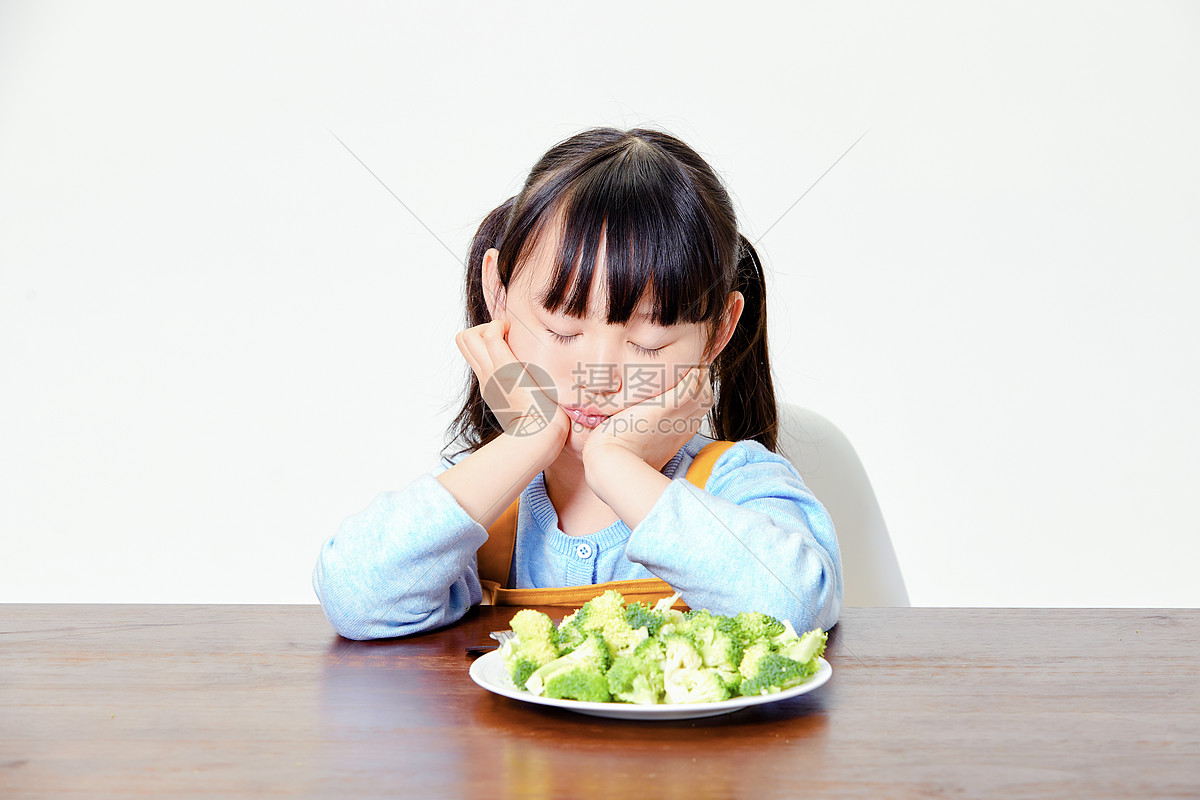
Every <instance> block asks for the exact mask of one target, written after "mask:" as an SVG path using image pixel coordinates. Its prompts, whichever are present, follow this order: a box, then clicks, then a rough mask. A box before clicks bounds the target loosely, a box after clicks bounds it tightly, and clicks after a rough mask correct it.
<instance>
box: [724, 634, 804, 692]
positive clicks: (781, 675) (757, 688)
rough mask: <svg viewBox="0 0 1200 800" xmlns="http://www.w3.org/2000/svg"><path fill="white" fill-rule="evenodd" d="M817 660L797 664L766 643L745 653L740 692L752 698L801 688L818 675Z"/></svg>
mask: <svg viewBox="0 0 1200 800" xmlns="http://www.w3.org/2000/svg"><path fill="white" fill-rule="evenodd" d="M816 668H817V664H816V660H815V659H814V660H813V661H810V662H808V663H801V662H799V661H794V660H792V659H790V658H787V657H786V656H781V655H779V654H778V653H775V652H773V651H772V650H771V646H770V644H768V643H767V642H759V643H758V644H755V645H752V646H750V647H749V648H747V649H746V654H745V655H744V656H743V657H742V663H741V665H740V667H739V669H738V671H739V672H740V673H741V675H742V683H741V687H740V691H741V693H742V694H743V695H746V696H747V697H751V696H753V695H758V694H773V693H774V692H781V691H783V690H784V689H790V688H792V687H793V686H798V685H799V684H801V683H803V682H804V681H805V680H806V679H808V678H809V677H811V676H812V674H813V673H814V672H816Z"/></svg>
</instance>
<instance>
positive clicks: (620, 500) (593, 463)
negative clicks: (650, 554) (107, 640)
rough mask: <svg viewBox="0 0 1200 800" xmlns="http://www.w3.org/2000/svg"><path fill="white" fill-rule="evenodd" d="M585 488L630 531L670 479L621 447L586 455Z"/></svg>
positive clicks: (643, 517)
mask: <svg viewBox="0 0 1200 800" xmlns="http://www.w3.org/2000/svg"><path fill="white" fill-rule="evenodd" d="M584 471H585V474H586V475H587V482H588V486H589V487H590V488H591V490H592V491H593V492H594V493H595V494H596V496H597V497H599V498H600V499H601V500H603V501H604V503H605V505H607V506H608V507H609V508H611V509H612V510H613V511H615V512H616V514H617V516H618V517H620V518H621V520H622V521H623V522H624V523H625V524H626V525H628V526H629V527H630V528H636V527H637V526H638V525H640V524H641V522H642V520H643V519H645V518H646V515H647V514H649V513H650V511H651V509H653V508H654V504H655V503H657V502H658V498H659V497H660V496H662V493H663V491H664V490H665V489H666V488H667V487H668V486H670V485H671V479H670V478H668V477H667V476H666V475H663V474H662V473H661V472H659V471H658V470H656V469H654V467H651V466H650V465H649V464H647V463H646V462H645V461H643V460H642V459H641V458H640V457H638V455H637V454H635V453H633V452H632V451H630V450H627V449H625V448H623V447H618V446H615V445H613V446H606V447H601V448H597V449H595V450H593V451H589V452H588V453H587V454H586V456H585V459H584Z"/></svg>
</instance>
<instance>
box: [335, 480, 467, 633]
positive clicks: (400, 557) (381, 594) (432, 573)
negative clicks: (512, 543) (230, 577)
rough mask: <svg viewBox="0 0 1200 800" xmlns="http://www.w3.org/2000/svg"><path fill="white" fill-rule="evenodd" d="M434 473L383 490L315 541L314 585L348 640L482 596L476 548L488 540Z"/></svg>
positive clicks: (434, 621)
mask: <svg viewBox="0 0 1200 800" xmlns="http://www.w3.org/2000/svg"><path fill="white" fill-rule="evenodd" d="M442 469H444V467H443V468H439V469H438V470H435V471H434V472H433V473H429V474H425V475H422V476H421V477H419V478H417V479H416V480H415V481H413V482H412V483H411V484H410V485H409V486H408V488H406V489H404V490H403V491H398V492H384V493H382V494H380V495H378V496H376V497H375V499H374V500H372V501H371V504H370V505H369V506H367V508H365V509H364V510H363V511H361V512H359V513H358V514H355V515H353V516H351V517H348V518H347V519H346V520H345V521H344V522H342V524H341V526H340V527H339V528H338V531H337V533H336V534H335V535H334V536H333V537H331V538H330V539H329V540H328V541H326V542H325V544H324V545H322V546H321V552H320V556H319V557H318V559H317V566H316V568H315V569H314V570H313V589H314V590H315V591H316V593H317V598H318V599H319V600H320V601H321V607H322V608H323V609H324V611H325V616H326V617H327V618H328V619H329V622H330V623H331V624H332V625H333V627H334V629H335V630H337V632H338V633H340V634H341V635H342V636H345V637H346V638H348V639H380V638H385V637H389V636H407V635H409V634H413V633H417V632H419V631H423V630H428V629H430V628H436V627H438V626H441V625H447V624H449V623H451V622H455V621H457V620H458V619H460V618H461V617H462V616H463V614H465V613H466V612H467V609H468V608H470V607H471V606H472V605H474V604H476V603H478V602H480V600H482V599H483V595H482V592H481V590H480V587H479V575H478V568H477V567H476V562H475V553H476V551H477V550H478V549H479V546H480V545H482V544H483V543H484V542H485V541H486V540H487V531H485V530H484V528H483V526H482V525H480V524H479V523H478V522H476V521H475V520H474V519H472V518H471V517H469V516H468V515H467V512H465V511H464V510H463V509H462V506H460V505H459V504H458V501H457V500H455V499H454V496H453V495H452V494H450V492H449V491H448V490H447V489H446V487H444V486H442V484H441V483H440V482H438V481H437V479H436V478H435V475H436V474H437V473H438V472H441V471H442Z"/></svg>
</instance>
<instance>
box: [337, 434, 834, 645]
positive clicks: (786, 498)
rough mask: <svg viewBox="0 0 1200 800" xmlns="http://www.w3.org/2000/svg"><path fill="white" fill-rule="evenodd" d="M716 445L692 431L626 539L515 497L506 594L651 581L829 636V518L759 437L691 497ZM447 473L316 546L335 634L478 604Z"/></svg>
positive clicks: (535, 498)
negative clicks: (576, 524) (579, 531)
mask: <svg viewBox="0 0 1200 800" xmlns="http://www.w3.org/2000/svg"><path fill="white" fill-rule="evenodd" d="M710 441H712V439H710V438H708V437H706V436H703V435H701V434H697V435H696V436H694V437H693V438H692V439H691V440H690V441H689V442H687V444H685V445H684V446H683V447H682V448H681V449H680V450H679V452H678V453H676V454H675V456H674V457H673V458H672V459H671V460H670V461H669V462H668V463H667V465H666V466H665V467H663V470H662V472H663V474H664V475H666V476H667V477H668V478H672V479H673V480H672V481H671V484H670V486H668V487H667V489H666V490H664V491H663V493H662V495H661V496H660V497H659V499H658V501H657V502H656V503H655V504H654V507H653V508H652V509H651V510H650V513H649V514H647V515H646V517H645V519H643V520H642V522H641V524H640V525H638V526H637V528H636V529H633V530H630V528H629V526H627V525H626V524H625V523H624V522H622V521H617V522H615V523H613V524H612V525H609V526H608V527H607V528H604V529H602V530H598V531H596V532H595V533H592V534H589V535H587V536H568V535H567V534H565V533H563V532H562V531H561V530H559V529H558V514H557V513H556V512H555V510H554V506H553V505H552V504H551V502H550V499H549V497H547V495H546V486H545V483H544V482H543V477H542V475H541V474H538V476H537V477H536V478H534V479H533V481H532V482H531V483H530V484H529V485H528V486H527V487H525V489H524V491H522V493H521V501H520V516H519V519H518V521H517V543H516V551H515V553H514V554H513V566H514V570H515V583H514V586H516V587H518V588H520V587H537V586H578V585H582V584H590V583H603V582H605V581H615V580H627V579H631V578H651V577H659V578H662V579H663V580H665V581H666V582H667V583H669V584H671V585H672V586H674V587H675V588H676V589H677V590H678V591H679V593H680V594H681V595H682V597H683V599H684V601H685V602H686V603H687V604H688V605H689V606H690V607H692V608H707V609H709V610H710V611H713V612H715V613H718V614H736V613H737V612H739V611H764V612H766V613H768V614H771V615H772V616H775V617H778V618H779V619H788V620H791V621H792V624H793V625H794V626H795V627H796V630H798V631H806V630H810V629H812V628H815V627H820V628H824V629H825V630H828V629H830V628H832V627H833V625H834V624H835V623H836V622H837V619H838V614H839V613H840V612H841V607H842V560H841V553H840V551H839V550H838V543H837V536H836V534H835V533H834V529H833V522H832V520H830V518H829V514H828V513H827V512H826V511H825V508H824V507H823V506H822V505H821V503H820V502H819V501H818V500H817V499H816V498H815V497H814V496H813V494H812V492H810V491H809V490H808V487H807V486H805V485H804V481H803V480H802V479H801V477H800V474H799V473H798V472H796V469H795V467H793V466H792V464H791V463H790V462H789V461H788V460H787V459H786V458H784V457H783V456H781V455H777V454H775V453H772V452H771V451H769V450H767V449H766V448H765V447H763V446H762V445H761V444H759V443H758V442H756V441H753V440H746V441H740V442H737V443H735V444H734V445H733V446H732V447H730V448H729V449H728V450H726V451H725V453H724V454H722V455H721V457H720V458H719V459H717V462H716V464H715V465H714V466H713V471H712V475H711V476H710V477H709V480H708V484H707V486H706V487H705V489H704V490H701V489H698V488H696V487H695V486H693V485H692V484H691V483H689V482H688V481H687V480H686V479H685V478H684V475H685V474H686V473H687V468H688V466H689V465H690V464H691V463H692V459H693V458H694V457H695V455H696V453H697V452H699V451H700V448H702V447H703V446H704V445H706V444H708V443H709V442H710ZM464 457H465V456H464ZM450 466H451V463H450V462H448V461H446V460H443V461H442V463H441V464H439V466H438V467H437V468H436V469H435V470H433V471H432V472H430V473H427V474H425V475H422V476H421V477H419V478H417V479H416V480H415V481H413V482H412V483H411V484H409V486H408V487H407V488H405V489H404V490H403V491H391V492H384V493H382V494H380V495H378V496H376V497H375V499H374V500H373V501H372V502H371V504H370V505H369V506H367V508H365V509H364V510H363V511H361V512H359V513H358V514H355V515H353V516H351V517H348V518H347V519H346V520H345V521H344V522H343V523H342V524H341V526H340V527H339V529H338V531H337V533H336V534H335V535H334V536H332V537H331V538H330V539H329V540H328V541H326V542H325V544H324V545H322V547H321V552H320V555H319V557H318V559H317V565H316V569H314V571H313V588H314V589H315V590H316V593H317V597H318V599H319V600H320V601H321V606H322V608H323V609H324V610H325V616H326V617H328V619H329V621H330V623H332V625H333V627H334V628H335V629H336V630H337V632H338V633H340V634H341V635H342V636H345V637H347V638H350V639H377V638H383V637H389V636H407V635H409V634H413V633H418V632H420V631H424V630H428V629H430V628H435V627H438V626H441V625H446V624H449V623H451V622H454V621H456V620H458V619H459V618H461V617H462V616H463V614H465V613H466V612H467V609H468V608H470V607H471V606H472V605H474V604H476V603H478V602H479V601H480V600H481V599H482V596H483V595H482V592H481V590H480V587H479V576H478V572H477V568H476V564H475V552H476V550H478V549H479V546H480V545H482V544H483V543H484V542H485V541H487V531H486V530H485V529H484V527H483V526H482V525H480V524H479V523H478V522H476V521H475V520H473V519H471V517H469V516H467V513H466V512H465V511H463V509H462V507H461V506H460V505H459V504H458V501H457V500H455V499H454V496H453V495H451V494H450V492H449V491H448V490H447V489H446V488H445V487H444V486H442V484H441V483H439V482H438V481H437V480H436V479H435V476H437V475H438V474H440V473H441V472H443V471H444V470H446V469H448V468H449V467H450Z"/></svg>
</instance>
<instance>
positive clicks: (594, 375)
mask: <svg viewBox="0 0 1200 800" xmlns="http://www.w3.org/2000/svg"><path fill="white" fill-rule="evenodd" d="M623 369H624V363H623V362H622V361H621V360H620V358H619V357H618V355H617V354H616V352H614V348H612V347H610V346H601V347H597V348H595V349H594V350H593V351H592V352H591V353H590V354H589V356H588V360H585V361H580V362H579V363H578V364H577V366H576V370H575V378H576V380H575V386H576V388H577V389H578V390H579V391H580V392H581V394H583V397H582V398H581V399H580V400H581V402H593V403H595V404H596V405H597V406H599V407H600V409H601V410H602V411H603V410H605V407H604V403H605V401H606V400H608V401H611V400H612V399H614V397H615V395H617V394H619V393H620V391H621V388H622V386H623V383H624V382H623V379H622V371H623Z"/></svg>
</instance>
